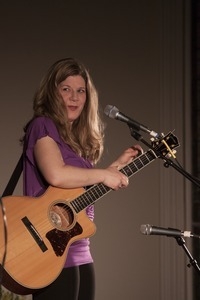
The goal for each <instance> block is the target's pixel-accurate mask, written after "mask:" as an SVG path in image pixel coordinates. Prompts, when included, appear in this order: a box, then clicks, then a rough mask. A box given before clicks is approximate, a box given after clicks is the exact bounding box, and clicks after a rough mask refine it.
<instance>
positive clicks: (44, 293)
mask: <svg viewBox="0 0 200 300" xmlns="http://www.w3.org/2000/svg"><path fill="white" fill-rule="evenodd" d="M94 294H95V274H94V265H93V264H86V265H81V266H78V267H72V268H65V269H63V270H62V272H61V274H60V275H59V276H58V278H57V279H56V280H55V281H54V282H53V283H52V284H50V285H49V286H47V287H46V288H44V289H41V290H39V291H38V292H37V293H35V294H33V300H55V299H56V300H94Z"/></svg>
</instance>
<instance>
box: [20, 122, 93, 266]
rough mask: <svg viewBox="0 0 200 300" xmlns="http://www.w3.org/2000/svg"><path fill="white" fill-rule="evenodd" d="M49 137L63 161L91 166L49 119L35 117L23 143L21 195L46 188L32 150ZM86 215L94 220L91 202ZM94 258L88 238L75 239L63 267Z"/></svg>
mask: <svg viewBox="0 0 200 300" xmlns="http://www.w3.org/2000/svg"><path fill="white" fill-rule="evenodd" d="M45 136H49V137H51V138H52V139H53V140H54V141H56V143H57V145H58V147H59V149H60V151H61V153H62V156H63V160H64V162H65V164H68V165H73V166H77V167H81V168H92V165H91V163H90V162H89V161H87V160H85V159H83V158H81V157H80V156H78V155H77V154H76V153H75V152H74V151H73V150H72V149H71V148H70V146H69V145H67V144H66V143H64V142H63V140H62V139H61V138H60V136H59V133H58V130H57V128H56V126H55V124H54V123H53V121H52V120H51V119H50V118H47V117H37V118H35V119H34V120H33V121H32V122H31V123H30V125H29V127H28V130H27V133H26V139H25V143H24V172H23V173H24V195H27V196H34V197H37V196H40V195H42V194H43V193H44V192H45V190H46V189H47V187H48V184H47V182H46V181H45V179H44V178H43V177H42V175H41V173H40V172H39V170H38V168H37V166H36V162H35V159H34V154H33V149H34V145H35V144H36V142H37V140H38V139H40V138H42V137H45ZM86 213H87V215H88V217H89V218H90V219H91V220H92V221H93V219H94V206H93V205H91V206H90V207H88V208H87V209H86ZM91 262H93V259H92V257H91V253H90V242H89V239H88V238H86V239H81V240H78V241H76V242H74V243H73V244H72V245H71V246H70V247H69V251H68V254H67V261H66V263H65V267H71V266H77V265H81V264H86V263H91Z"/></svg>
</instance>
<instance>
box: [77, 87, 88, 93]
mask: <svg viewBox="0 0 200 300" xmlns="http://www.w3.org/2000/svg"><path fill="white" fill-rule="evenodd" d="M78 92H79V93H85V92H86V90H85V88H80V89H78Z"/></svg>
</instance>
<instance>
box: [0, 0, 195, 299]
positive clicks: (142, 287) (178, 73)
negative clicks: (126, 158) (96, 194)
mask: <svg viewBox="0 0 200 300" xmlns="http://www.w3.org/2000/svg"><path fill="white" fill-rule="evenodd" d="M184 5H186V6H188V2H187V1H178V0H174V1H167V0H151V1H149V0H140V1H137V0H133V1H131V2H130V1H127V0H125V1H123V2H122V3H121V2H117V1H113V0H111V1H90V0H87V1H86V0H83V1H61V0H59V1H33V2H30V1H22V0H21V1H19V2H14V1H13V4H12V5H11V4H10V3H9V2H8V3H7V2H4V3H3V4H2V5H1V12H0V14H1V18H0V25H1V26H0V28H1V68H0V81H1V90H0V97H1V117H0V135H1V148H0V166H1V175H0V178H1V180H0V190H1V191H2V192H3V189H4V188H5V185H6V184H7V182H8V180H9V177H10V175H11V173H12V171H13V169H14V167H15V164H16V163H17V160H18V158H19V156H20V152H21V148H20V146H19V142H18V140H19V138H20V136H21V135H22V127H23V125H24V124H25V122H26V121H27V120H28V119H29V118H30V116H31V113H32V102H31V101H32V97H33V93H34V91H35V89H36V87H37V85H38V83H39V81H40V78H41V77H42V75H43V73H44V72H45V71H46V69H47V68H48V67H49V65H51V64H52V63H53V62H54V61H56V60H57V59H60V58H63V57H67V56H73V57H76V58H78V59H80V60H81V61H83V62H84V63H85V64H86V65H87V66H88V67H89V70H90V72H91V74H92V76H93V78H94V81H95V83H96V86H97V89H98V91H99V96H100V101H101V106H102V110H103V109H104V107H105V106H106V105H107V104H113V105H116V106H117V107H118V108H119V109H120V110H121V111H122V112H124V113H125V114H127V115H129V116H130V117H132V118H133V119H135V120H137V121H139V122H141V123H143V124H144V125H147V126H148V127H150V128H151V129H153V130H155V131H157V132H164V133H168V131H170V130H174V129H175V130H176V131H175V133H176V134H177V135H178V137H179V139H180V142H181V147H180V148H179V150H178V151H179V154H178V159H180V162H181V163H184V164H185V165H187V166H190V164H189V163H188V161H187V159H189V157H188V158H187V159H186V154H185V152H186V150H188V149H187V148H186V147H187V145H186V144H185V139H186V140H187V132H186V133H185V122H186V119H187V118H188V116H186V115H184V114H182V112H183V111H185V108H186V106H187V103H188V102H187V101H188V96H187V92H188V89H189V88H188V89H186V88H187V84H184V81H185V80H188V78H187V76H186V74H185V73H184V70H185V68H186V67H187V66H188V65H185V61H188V59H186V57H185V56H184V55H185V54H184V53H185V52H184V49H186V50H187V47H186V46H187V40H185V36H186V33H187V30H186V29H187V20H186V19H185V15H184V14H183V13H184ZM183 45H184V47H186V48H184V49H183V48H182V46H183ZM187 53H188V52H186V55H187ZM105 121H106V123H107V129H106V147H105V155H104V158H103V160H102V162H101V165H102V166H106V165H107V164H108V163H109V162H111V161H112V160H113V158H115V157H116V156H117V155H118V154H119V153H120V152H121V151H122V150H123V149H124V148H126V147H128V146H129V145H132V144H134V143H136V141H135V140H134V139H133V138H132V137H131V135H130V132H129V129H128V127H127V126H126V125H125V124H124V123H121V122H117V121H116V120H111V119H108V118H106V117H105ZM188 126H189V125H188ZM142 134H143V133H142ZM143 137H144V138H145V140H147V141H148V142H149V138H150V137H149V136H148V135H146V134H143ZM143 147H144V150H146V149H148V148H146V146H143ZM185 165H184V166H185ZM171 178H172V180H173V182H176V183H177V184H176V187H174V185H173V183H172V182H171V180H170V179H171ZM177 185H179V189H177ZM165 191H167V193H165ZM187 191H188V190H185V186H184V182H183V180H182V179H181V180H180V175H177V173H176V172H175V171H174V170H171V169H170V170H168V169H167V170H166V169H165V168H164V167H163V162H162V161H161V160H159V159H158V160H156V161H155V162H153V163H152V164H151V165H150V166H147V167H146V168H145V169H143V170H141V172H139V173H138V174H136V175H135V176H134V177H133V178H132V179H131V181H130V185H129V187H128V189H127V190H124V191H119V192H111V193H110V194H109V195H107V196H105V197H104V198H103V199H101V200H99V202H98V203H97V204H96V219H95V223H96V225H97V232H96V234H95V236H94V237H92V238H91V245H92V252H93V256H94V259H95V265H96V278H97V292H96V300H102V299H104V300H111V299H115V300H121V299H122V298H123V299H126V300H132V299H140V300H143V299H145V300H146V299H147V298H148V299H154V300H161V299H163V300H164V299H170V300H173V299H174V300H175V299H176V300H177V299H183V300H184V299H187V298H186V297H187V294H188V293H190V274H189V275H188V273H189V272H190V270H189V271H188V269H186V264H185V260H184V255H183V253H182V251H181V249H180V248H178V246H177V245H176V244H175V241H174V240H172V239H167V238H165V237H156V236H151V237H150V236H148V237H146V236H144V235H142V234H141V233H140V225H141V224H148V223H149V224H153V225H157V226H166V227H168V226H169V227H175V226H177V227H178V228H179V227H181V228H182V227H184V226H186V225H189V221H188V220H189V217H188V210H187V211H186V209H187V208H188V207H189V204H187V203H188V202H189V201H190V199H188V198H187V199H186V197H185V194H186V193H187ZM16 193H17V194H21V184H19V187H18V188H17V190H16ZM182 197H183V198H182ZM185 201H186V202H185ZM172 202H173V203H172ZM183 202H184V205H183ZM179 204H180V207H179ZM185 216H186V217H185ZM166 239H167V241H166ZM166 243H167V244H166ZM166 249H167V250H166ZM172 257H173V259H171V258H172ZM177 258H178V259H177ZM190 273H191V272H190ZM187 277H189V279H188V278H187ZM171 279H172V280H171ZM177 283H178V284H177ZM182 286H187V287H188V288H184V289H182Z"/></svg>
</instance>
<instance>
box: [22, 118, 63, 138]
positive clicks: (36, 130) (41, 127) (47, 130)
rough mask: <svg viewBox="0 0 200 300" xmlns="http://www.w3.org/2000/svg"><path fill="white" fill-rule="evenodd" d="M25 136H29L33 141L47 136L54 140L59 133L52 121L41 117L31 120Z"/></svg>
mask: <svg viewBox="0 0 200 300" xmlns="http://www.w3.org/2000/svg"><path fill="white" fill-rule="evenodd" d="M26 135H27V136H29V138H30V137H31V138H33V139H34V140H37V139H39V138H42V137H44V136H47V135H48V136H50V137H52V138H53V139H55V140H56V139H58V138H59V133H58V130H57V128H56V125H55V123H54V122H53V120H52V119H50V118H48V117H43V116H42V117H36V118H34V119H33V120H31V122H30V123H29V125H28V128H27V132H26Z"/></svg>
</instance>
